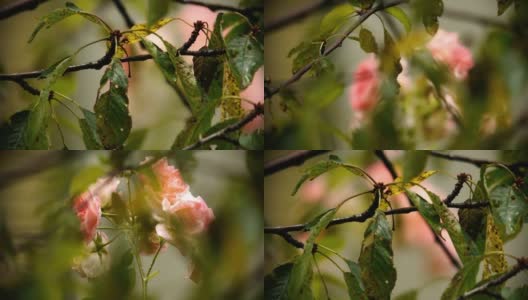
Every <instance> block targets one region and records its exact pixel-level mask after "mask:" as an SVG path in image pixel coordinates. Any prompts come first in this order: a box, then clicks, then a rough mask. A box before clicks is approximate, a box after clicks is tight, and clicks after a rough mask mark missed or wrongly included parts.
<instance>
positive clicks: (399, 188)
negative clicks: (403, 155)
mask: <svg viewBox="0 0 528 300" xmlns="http://www.w3.org/2000/svg"><path fill="white" fill-rule="evenodd" d="M436 172H437V171H435V170H431V171H424V172H422V173H421V174H420V175H418V176H416V177H414V178H413V179H411V180H410V181H408V182H402V179H401V178H400V177H398V178H396V179H395V180H394V183H397V184H394V185H390V186H389V191H390V193H391V195H397V194H399V193H402V192H404V191H405V190H406V189H410V188H411V187H413V186H415V185H417V184H420V183H422V181H424V180H426V179H427V178H429V177H431V176H432V175H434V174H436Z"/></svg>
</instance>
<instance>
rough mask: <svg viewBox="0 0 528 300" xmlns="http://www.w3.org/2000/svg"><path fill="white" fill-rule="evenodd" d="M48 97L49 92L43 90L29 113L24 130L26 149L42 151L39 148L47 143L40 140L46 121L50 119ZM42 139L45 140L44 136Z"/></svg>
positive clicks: (45, 127)
mask: <svg viewBox="0 0 528 300" xmlns="http://www.w3.org/2000/svg"><path fill="white" fill-rule="evenodd" d="M48 97H49V91H47V90H44V89H43V90H42V92H41V93H40V97H39V99H38V100H37V101H36V102H35V104H34V105H33V107H32V108H31V111H30V112H29V116H28V120H27V125H26V130H25V131H24V143H25V144H26V146H27V147H28V149H35V148H38V149H42V147H40V146H43V145H47V141H46V142H44V141H42V140H41V139H42V138H43V133H45V132H46V130H47V128H48V121H49V119H50V118H51V105H50V103H49V101H48ZM44 138H45V139H46V140H47V136H44ZM45 149H47V147H45Z"/></svg>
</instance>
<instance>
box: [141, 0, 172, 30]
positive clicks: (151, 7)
mask: <svg viewBox="0 0 528 300" xmlns="http://www.w3.org/2000/svg"><path fill="white" fill-rule="evenodd" d="M170 2H171V1H170V0H149V2H148V15H147V22H148V25H149V26H150V25H152V24H155V23H156V22H157V21H158V20H159V19H161V18H163V17H164V16H165V15H166V14H167V11H168V10H169V4H170Z"/></svg>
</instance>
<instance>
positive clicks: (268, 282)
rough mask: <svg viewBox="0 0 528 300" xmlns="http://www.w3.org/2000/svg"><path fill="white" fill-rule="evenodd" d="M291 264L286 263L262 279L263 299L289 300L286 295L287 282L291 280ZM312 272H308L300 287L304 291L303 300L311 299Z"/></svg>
mask: <svg viewBox="0 0 528 300" xmlns="http://www.w3.org/2000/svg"><path fill="white" fill-rule="evenodd" d="M292 268H293V263H286V264H283V265H280V266H278V267H276V268H275V269H273V271H272V273H271V274H268V275H266V277H264V299H266V300H289V299H291V298H288V293H287V291H288V290H287V287H288V282H289V281H290V280H291V271H292ZM311 280H312V270H311V269H309V270H308V274H306V278H305V282H304V285H303V287H302V289H303V291H304V293H303V294H304V298H303V300H308V299H310V300H311V299H313V298H312V291H311V286H310V283H311Z"/></svg>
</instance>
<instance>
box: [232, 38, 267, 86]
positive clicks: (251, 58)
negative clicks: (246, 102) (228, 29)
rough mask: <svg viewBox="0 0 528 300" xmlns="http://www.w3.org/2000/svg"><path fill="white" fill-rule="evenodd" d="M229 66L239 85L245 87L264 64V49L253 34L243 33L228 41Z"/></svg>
mask: <svg viewBox="0 0 528 300" xmlns="http://www.w3.org/2000/svg"><path fill="white" fill-rule="evenodd" d="M226 53H227V56H228V62H229V66H230V68H231V70H232V72H233V75H234V76H235V78H236V79H237V83H238V87H239V88H240V89H245V88H246V87H248V86H249V84H251V82H252V81H253V75H254V74H255V72H257V70H258V69H259V68H260V67H261V66H262V65H263V64H264V49H263V48H262V45H261V44H260V43H259V42H258V41H257V40H256V39H255V38H254V37H253V36H251V35H249V34H248V35H242V36H239V37H238V38H233V39H232V40H231V41H229V42H228V43H226Z"/></svg>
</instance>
